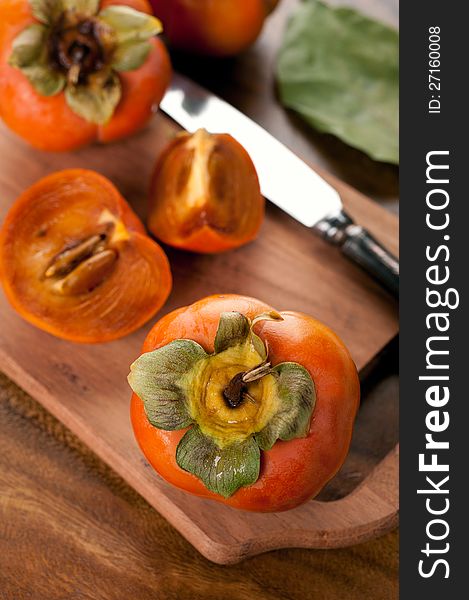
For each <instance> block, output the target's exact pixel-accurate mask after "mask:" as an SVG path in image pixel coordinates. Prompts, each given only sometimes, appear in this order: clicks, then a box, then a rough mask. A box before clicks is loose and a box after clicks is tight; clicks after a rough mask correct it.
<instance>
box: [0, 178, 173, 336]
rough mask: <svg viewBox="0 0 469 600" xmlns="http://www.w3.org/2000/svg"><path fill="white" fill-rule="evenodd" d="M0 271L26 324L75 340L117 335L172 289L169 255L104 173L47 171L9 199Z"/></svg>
mask: <svg viewBox="0 0 469 600" xmlns="http://www.w3.org/2000/svg"><path fill="white" fill-rule="evenodd" d="M0 274H1V280H2V284H3V288H4V290H5V294H6V296H7V298H8V300H9V301H10V303H11V305H12V306H13V307H14V308H15V309H16V310H17V312H18V313H19V314H20V315H21V316H22V317H23V318H25V319H26V320H27V321H29V322H30V323H32V324H33V325H36V326H37V327H39V328H40V329H43V330H45V331H47V332H49V333H51V334H53V335H55V336H57V337H60V338H64V339H67V340H71V341H75V342H88V343H95V342H105V341H109V340H113V339H116V338H119V337H122V336H124V335H126V334H128V333H130V332H132V331H134V330H135V329H137V328H138V327H140V326H141V325H143V324H144V323H145V322H146V321H147V320H148V319H149V318H150V317H152V316H153V315H154V314H155V313H156V312H157V311H158V310H159V309H160V308H161V306H162V305H163V304H164V302H165V301H166V298H167V297H168V295H169V292H170V290H171V272H170V268H169V263H168V259H167V257H166V255H165V253H164V252H163V250H162V249H161V248H160V246H159V245H158V244H157V243H156V242H154V241H153V240H152V239H150V238H149V237H148V236H147V235H146V233H145V229H144V227H143V225H142V223H141V222H140V220H139V219H138V217H137V216H136V215H135V213H134V212H133V211H132V209H131V208H130V206H129V205H128V204H127V202H126V201H125V200H124V199H123V198H122V196H121V195H120V194H119V192H118V191H117V189H116V188H115V187H114V186H113V185H112V183H111V182H110V181H109V180H108V179H106V178H105V177H103V176H101V175H99V174H98V173H95V172H94V171H88V170H82V169H71V170H65V171H60V172H58V173H54V174H52V175H49V176H47V177H45V178H43V179H41V180H40V181H38V182H37V183H35V184H34V185H32V186H31V187H30V188H28V189H27V190H26V191H25V192H24V193H23V194H22V195H21V196H20V197H19V198H18V199H17V200H16V202H15V203H14V204H13V206H12V208H11V209H10V211H9V212H8V214H7V217H6V220H5V222H4V224H3V226H2V229H1V231H0Z"/></svg>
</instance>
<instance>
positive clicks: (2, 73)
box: [0, 0, 171, 151]
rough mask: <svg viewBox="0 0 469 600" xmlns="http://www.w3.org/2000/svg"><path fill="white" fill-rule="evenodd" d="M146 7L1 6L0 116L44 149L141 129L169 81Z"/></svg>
mask: <svg viewBox="0 0 469 600" xmlns="http://www.w3.org/2000/svg"><path fill="white" fill-rule="evenodd" d="M150 13H151V7H150V4H149V3H148V1H147V0H2V1H1V2H0V117H1V118H2V119H3V120H4V121H5V123H6V124H7V125H8V127H10V129H12V130H13V131H14V132H16V133H17V134H18V135H20V136H21V137H23V138H24V139H25V140H27V141H28V142H29V143H30V144H32V145H33V146H35V147H36V148H39V149H41V150H50V151H65V150H72V149H74V148H77V147H79V146H83V145H85V144H89V143H91V142H94V141H100V142H110V141H113V140H116V139H119V138H122V137H124V136H127V135H129V134H131V133H132V132H134V131H135V130H136V129H138V128H140V127H142V126H143V125H144V124H145V123H146V122H147V121H148V119H149V118H150V117H151V115H152V111H153V109H154V107H155V106H157V105H158V104H159V102H160V101H161V99H162V97H163V95H164V93H165V91H166V88H167V86H168V84H169V81H170V78H171V64H170V60H169V55H168V53H167V50H166V48H165V46H164V44H163V42H162V41H161V40H159V39H157V38H156V37H155V36H156V34H158V33H159V32H160V31H161V23H160V21H158V19H157V18H156V17H154V16H153V15H151V14H150Z"/></svg>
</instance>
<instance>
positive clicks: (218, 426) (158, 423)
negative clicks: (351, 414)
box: [128, 311, 316, 497]
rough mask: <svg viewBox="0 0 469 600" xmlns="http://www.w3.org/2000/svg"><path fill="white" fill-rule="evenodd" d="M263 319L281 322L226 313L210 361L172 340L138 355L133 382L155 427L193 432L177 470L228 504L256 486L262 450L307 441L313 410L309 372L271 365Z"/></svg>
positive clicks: (192, 346)
mask: <svg viewBox="0 0 469 600" xmlns="http://www.w3.org/2000/svg"><path fill="white" fill-rule="evenodd" d="M261 320H271V321H277V322H278V321H281V320H283V319H282V317H281V315H280V314H279V313H276V312H275V311H272V312H268V313H264V314H262V315H259V316H258V317H256V318H254V319H253V320H250V319H248V318H247V317H246V316H244V315H242V314H241V313H239V312H225V313H222V314H221V315H220V322H219V325H218V330H217V333H216V336H215V341H214V352H213V353H212V354H208V353H207V352H206V351H205V350H204V349H203V348H202V346H200V345H199V344H198V343H196V342H195V341H193V340H188V339H180V340H174V341H173V342H170V343H169V344H167V345H165V346H162V347H161V348H158V349H157V350H154V351H152V352H148V353H146V354H143V355H142V356H140V357H139V358H138V359H137V360H136V361H135V362H134V363H133V365H132V366H131V371H130V375H129V378H128V380H129V384H130V386H131V388H132V389H133V391H134V392H135V393H136V394H137V395H138V396H139V397H140V399H141V400H142V401H143V404H144V407H145V412H146V415H147V418H148V420H149V422H150V423H151V424H152V425H153V426H154V427H156V428H158V429H163V430H166V431H174V430H179V429H184V428H186V427H191V428H190V429H189V430H188V431H187V432H186V433H185V435H184V436H183V438H182V439H181V441H180V443H179V445H178V447H177V450H176V461H177V464H178V465H179V466H180V467H181V468H182V469H184V470H186V471H188V472H190V473H192V474H193V475H195V476H196V477H198V478H199V479H201V480H202V482H203V483H204V485H205V486H206V487H207V488H208V489H209V490H211V491H213V492H215V493H217V494H220V495H222V496H224V497H229V496H231V495H232V494H233V493H234V492H235V491H236V490H237V489H239V488H240V487H242V486H245V485H251V484H253V483H254V482H255V481H257V479H258V477H259V469H260V451H261V450H270V449H271V448H272V446H273V445H274V444H275V442H276V441H277V440H291V439H293V438H297V437H305V436H306V435H307V434H308V431H309V425H310V421H311V415H312V412H313V409H314V405H315V398H316V396H315V388H314V383H313V380H312V378H311V376H310V374H309V372H308V371H307V370H306V369H305V368H304V367H302V366H301V365H299V364H298V363H294V362H285V363H280V364H278V365H276V366H274V367H272V366H271V364H270V361H269V359H268V348H267V346H266V344H265V343H264V342H263V341H262V339H261V338H260V337H259V336H257V335H256V334H255V333H254V332H253V327H254V326H255V325H256V324H257V323H258V322H259V321H261Z"/></svg>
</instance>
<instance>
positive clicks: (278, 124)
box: [0, 0, 398, 600]
mask: <svg viewBox="0 0 469 600" xmlns="http://www.w3.org/2000/svg"><path fill="white" fill-rule="evenodd" d="M297 1H298V0H283V4H282V6H281V8H280V10H279V11H278V12H277V14H276V15H275V16H274V17H273V18H272V19H271V20H270V22H269V24H268V27H267V28H266V30H265V32H264V35H263V37H262V38H261V40H260V41H259V43H258V44H257V46H256V47H255V48H253V49H252V50H251V51H249V52H248V53H246V54H245V55H244V56H243V57H242V58H240V59H238V60H236V61H235V60H233V61H229V62H228V66H227V65H226V63H224V64H223V65H219V64H217V63H212V62H211V61H210V68H209V69H208V68H207V66H206V64H205V66H204V64H203V63H202V61H200V60H195V59H192V60H191V61H188V60H187V59H182V58H181V57H176V63H177V65H178V67H179V68H181V69H182V70H186V71H189V70H190V71H191V72H192V73H193V74H194V73H195V74H196V76H197V78H198V79H199V80H200V81H201V82H203V83H204V84H205V85H207V86H208V87H210V88H212V89H213V90H214V91H217V92H218V93H219V94H220V95H223V96H225V97H226V98H227V99H229V100H230V101H231V102H233V103H234V104H236V105H237V106H238V107H240V108H241V109H243V110H244V111H245V112H246V113H248V114H249V115H251V116H252V117H253V118H255V119H256V120H257V121H259V122H260V123H261V124H263V125H265V126H266V127H267V128H268V129H269V130H270V131H271V132H272V133H274V134H275V135H276V136H277V137H278V138H279V139H281V140H282V141H283V142H285V143H286V144H287V145H289V146H290V147H292V148H293V149H294V150H295V151H297V152H298V153H299V154H300V155H302V156H303V157H304V158H305V159H307V160H310V161H311V162H316V163H318V164H320V165H321V166H324V167H326V168H327V169H328V170H330V171H331V172H333V173H335V174H336V175H338V176H339V177H341V178H342V179H344V180H345V181H347V182H348V183H350V184H352V185H354V186H355V187H357V188H358V189H359V190H360V191H362V192H364V193H367V194H368V195H370V196H371V197H372V198H374V199H375V200H377V201H379V202H381V203H382V204H384V205H385V206H386V207H387V208H389V209H390V210H394V211H396V210H397V190H398V178H397V169H395V168H393V167H390V166H388V165H380V164H377V163H374V162H372V161H371V160H369V159H368V158H367V157H366V156H364V155H363V154H361V153H360V152H358V151H355V150H353V149H351V148H348V147H346V146H345V145H344V144H342V143H340V142H339V141H338V140H335V139H333V138H331V137H329V136H324V135H320V134H317V133H314V132H311V130H309V129H308V128H306V127H304V126H303V125H302V123H301V122H300V121H299V120H298V119H297V118H295V117H293V116H292V115H290V114H288V113H286V112H285V111H284V110H283V109H282V108H281V107H279V106H278V104H277V102H276V99H275V91H274V87H273V77H272V66H273V64H274V57H275V52H276V49H277V48H278V45H279V42H280V39H281V31H282V28H283V27H284V23H285V19H286V17H287V15H288V13H289V12H290V11H291V9H292V8H293V7H294V5H295V4H297ZM349 3H351V4H354V5H356V6H357V7H360V8H361V9H362V10H363V11H365V12H368V13H369V14H373V15H374V16H377V17H380V18H382V19H383V20H385V21H387V22H389V23H394V24H395V23H396V22H397V12H398V9H397V0H353V2H352V1H350V2H349ZM209 72H210V79H209V78H208V74H207V73H209ZM397 393H398V389H397V351H396V347H395V346H393V347H392V348H390V349H389V350H388V351H387V352H386V353H385V355H383V357H381V359H380V361H379V362H378V363H377V364H376V368H375V370H374V371H373V373H372V375H371V376H370V377H369V378H368V380H367V382H366V384H365V386H364V402H363V406H362V410H361V414H360V421H361V422H360V427H359V428H357V431H356V435H355V436H354V441H353V445H352V450H351V453H350V456H349V458H348V460H347V462H346V464H345V466H344V468H343V471H342V480H343V478H348V479H349V480H350V485H351V486H352V485H354V481H356V479H357V478H360V477H362V475H363V473H364V472H366V471H367V470H369V468H370V465H369V464H367V461H368V459H365V458H364V456H365V453H364V452H363V449H364V448H370V447H371V448H374V449H375V450H374V451H375V457H376V459H379V458H381V457H382V456H384V455H385V454H386V452H387V451H388V450H389V449H390V448H391V447H392V446H393V444H394V443H395V441H396V439H397V428H398V421H397V401H396V399H397ZM383 411H384V412H385V416H386V418H384V419H383V416H382V414H383ZM378 414H380V415H381V418H380V419H379V422H381V423H386V427H385V428H384V427H383V426H381V427H376V426H375V424H376V423H377V422H378V419H377V418H375V417H376V416H377V415H378ZM367 454H368V453H367ZM328 493H329V494H330V495H331V496H333V495H334V486H333V485H332V486H330V488H329V490H328ZM397 552H398V536H397V532H393V533H391V534H389V535H387V536H385V537H383V538H381V539H379V540H375V541H373V542H369V543H367V544H363V545H361V546H357V547H354V548H350V549H344V550H334V551H309V550H284V551H277V552H272V553H269V554H267V555H264V556H260V557H256V558H253V559H250V560H248V561H246V562H245V563H242V564H240V565H236V566H231V567H220V566H217V565H214V564H211V563H209V562H208V561H207V560H205V559H204V558H202V557H201V556H200V555H199V554H198V553H197V552H196V551H195V550H194V549H193V548H192V547H191V546H190V545H189V544H188V543H187V542H186V541H185V540H184V539H183V538H182V537H181V536H180V535H179V534H178V533H177V532H176V531H175V530H174V529H172V528H171V527H170V526H169V525H168V524H167V523H166V522H165V521H164V519H162V518H161V517H160V516H159V515H158V514H157V513H156V512H155V511H154V510H153V509H152V508H150V507H149V506H148V505H147V504H146V502H145V501H144V500H143V499H142V498H140V497H139V496H138V495H137V494H136V493H135V492H134V491H133V490H132V489H130V488H129V487H128V486H127V485H126V484H125V483H124V482H123V481H122V480H121V479H120V478H119V477H118V476H117V475H115V474H114V473H113V472H112V471H111V470H110V469H109V468H108V467H107V466H106V465H104V464H103V463H102V462H101V461H99V460H98V459H97V458H96V457H95V456H94V455H93V454H92V453H91V452H90V451H89V450H88V449H87V448H86V447H85V446H83V444H81V443H80V442H79V441H78V440H77V439H76V438H75V437H74V436H73V435H72V434H71V433H70V432H69V431H68V430H66V429H65V428H64V427H63V426H62V425H61V424H60V423H58V422H57V421H56V420H55V419H54V418H53V417H52V416H50V415H49V414H48V413H47V412H46V411H44V409H42V408H41V407H40V406H39V405H38V404H37V403H36V402H35V401H34V400H32V399H31V398H30V397H28V396H27V395H26V394H24V393H23V392H22V391H21V390H19V389H18V388H17V387H16V386H15V385H14V384H13V383H11V382H10V381H9V380H8V379H7V378H6V377H5V376H3V375H1V374H0V598H1V599H2V600H23V599H29V598H31V599H32V600H43V599H44V600H55V599H57V600H58V599H65V598H66V599H67V600H68V599H70V600H72V599H80V600H82V599H83V600H84V599H89V600H101V599H103V600H104V599H106V600H110V599H126V600H133V599H134V598H135V599H137V598H138V599H139V600H146V599H158V600H160V599H164V600H165V599H168V600H171V599H173V598H174V599H182V600H184V599H185V598H191V599H198V598H204V599H205V600H209V599H214V600H219V599H220V598H222V597H223V598H226V599H236V600H242V599H246V600H247V599H249V600H256V599H272V600H273V599H279V598H282V599H284V598H285V599H289V598H292V599H293V598H295V599H296V598H301V599H302V600H304V599H305V598H317V599H320V600H329V599H331V600H335V599H339V598H340V599H347V600H354V599H355V598H356V599H360V600H361V599H363V598H364V597H371V598H375V599H377V600H380V599H388V598H389V599H394V598H397Z"/></svg>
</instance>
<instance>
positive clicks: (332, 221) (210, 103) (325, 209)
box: [160, 73, 399, 295]
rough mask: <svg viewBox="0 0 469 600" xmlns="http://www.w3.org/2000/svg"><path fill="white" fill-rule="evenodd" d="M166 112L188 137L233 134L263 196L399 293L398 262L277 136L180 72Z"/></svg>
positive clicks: (165, 101)
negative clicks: (202, 132)
mask: <svg viewBox="0 0 469 600" xmlns="http://www.w3.org/2000/svg"><path fill="white" fill-rule="evenodd" d="M160 107H161V109H162V110H163V111H164V112H165V113H166V114H167V115H168V116H170V117H171V118H172V119H173V120H174V121H176V122H177V123H178V124H179V125H181V126H182V127H183V128H184V129H186V130H187V131H188V132H190V133H193V132H195V131H197V130H198V129H201V128H203V129H206V130H207V131H209V132H210V133H228V134H230V135H232V136H233V137H234V138H235V139H236V140H238V142H239V143H240V144H241V145H242V146H244V148H245V149H246V150H247V152H248V153H249V155H250V156H251V158H252V160H253V162H254V165H255V166H256V169H257V172H258V175H259V182H260V186H261V191H262V194H263V195H264V196H265V197H266V198H267V199H268V200H270V202H272V203H273V204H275V205H276V206H278V207H279V208H281V209H282V210H283V211H285V212H286V213H287V214H289V215H290V216H291V217H293V218H294V219H296V220H297V221H299V222H300V223H302V224H303V225H305V226H306V227H309V228H313V229H314V230H315V231H316V232H317V233H319V234H320V235H321V236H322V237H323V238H325V239H326V240H328V241H329V242H331V243H332V244H334V245H337V246H339V247H340V248H341V249H342V251H343V252H344V253H345V254H346V255H347V256H348V257H349V258H351V259H352V260H354V261H355V262H356V263H358V264H359V265H360V266H361V267H362V268H364V269H365V270H366V271H368V272H369V273H370V274H372V275H373V276H374V277H375V278H377V279H378V280H379V281H380V282H381V283H382V284H383V285H384V286H385V287H386V288H387V289H388V291H390V292H391V293H393V294H394V295H397V294H398V289H399V263H398V261H397V259H396V258H395V257H394V256H392V255H391V254H390V253H389V252H388V251H387V250H386V249H385V248H384V247H383V246H382V245H381V244H380V243H379V242H378V241H377V240H376V239H374V238H373V237H372V236H371V235H370V234H369V233H368V232H367V231H366V230H365V229H363V228H362V227H360V226H359V225H356V224H355V223H354V222H353V220H352V219H351V218H350V217H349V215H347V214H346V213H345V212H344V211H343V209H342V200H341V198H340V196H339V194H338V192H337V191H336V190H335V189H334V188H333V187H332V186H331V185H329V184H328V183H327V182H326V181H324V179H323V178H322V177H321V176H320V175H318V174H317V173H316V172H315V171H314V170H313V169H312V168H311V167H309V166H308V165H307V164H306V163H305V162H303V161H302V160H301V159H300V158H298V157H297V156H296V155H295V154H294V153H293V152H292V151H291V150H289V149H288V148H286V146H284V145H283V144H282V143H281V142H279V141H278V140H277V139H276V138H275V137H274V136H272V135H271V134H270V133H268V132H267V131H266V130H265V129H263V128H262V127H261V126H260V125H258V124H257V123H255V122H254V121H252V120H251V119H250V118H249V117H247V116H246V115H244V114H243V113H242V112H240V111H239V110H237V109H236V108H235V107H233V106H231V105H230V104H228V103H227V102H225V101H224V100H222V99H221V98H218V97H217V96H215V95H214V94H212V93H211V92H209V91H207V90H205V89H204V88H203V87H202V86H200V85H198V84H197V83H195V82H193V81H192V80H190V79H189V78H187V77H185V76H183V75H180V74H178V73H175V74H174V75H173V80H172V83H171V86H170V88H169V89H168V91H167V92H166V95H165V97H164V98H163V100H162V102H161V105H160Z"/></svg>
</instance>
